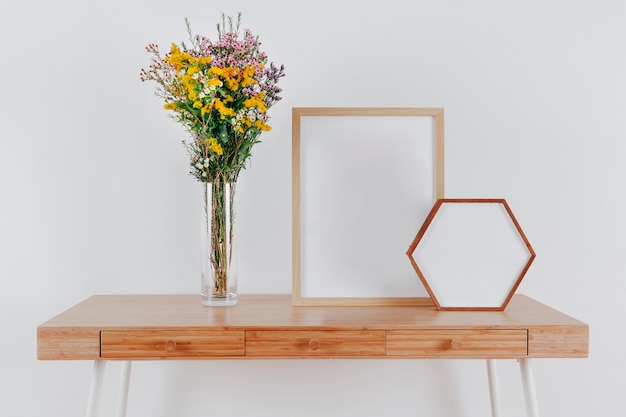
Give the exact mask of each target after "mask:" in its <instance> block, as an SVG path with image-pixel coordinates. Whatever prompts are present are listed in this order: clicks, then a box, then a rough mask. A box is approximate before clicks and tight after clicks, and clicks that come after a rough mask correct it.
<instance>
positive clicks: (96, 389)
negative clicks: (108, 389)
mask: <svg viewBox="0 0 626 417" xmlns="http://www.w3.org/2000/svg"><path fill="white" fill-rule="evenodd" d="M106 362H107V361H105V360H95V361H94V362H93V376H92V378H91V388H90V389H89V399H88V400H87V417H97V416H98V405H99V403H100V393H101V391H102V380H103V378H104V368H105V367H106Z"/></svg>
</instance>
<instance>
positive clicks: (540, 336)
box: [37, 294, 589, 359]
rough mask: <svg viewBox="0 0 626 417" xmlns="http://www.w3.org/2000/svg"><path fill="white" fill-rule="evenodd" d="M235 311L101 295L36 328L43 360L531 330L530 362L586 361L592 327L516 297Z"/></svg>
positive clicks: (284, 300)
mask: <svg viewBox="0 0 626 417" xmlns="http://www.w3.org/2000/svg"><path fill="white" fill-rule="evenodd" d="M238 298H239V301H238V304H237V305H236V306H233V307H205V306H203V305H201V303H200V295H94V296H92V297H89V298H87V299H86V300H84V301H83V302H81V303H79V304H77V305H75V306H73V307H71V308H70V309H68V310H66V311H65V312H62V313H60V314H59V315H57V316H55V317H53V318H52V319H50V320H48V321H46V322H45V323H43V324H41V325H40V326H38V328H37V343H38V358H39V359H99V358H101V353H100V349H101V346H100V343H101V342H100V338H101V336H100V333H101V332H104V331H130V332H137V331H176V330H180V331H182V330H184V331H191V332H194V331H195V332H206V331H225V330H229V331H230V330H232V331H242V332H246V331H255V332H258V331H287V330H291V331H329V332H332V331H335V332H337V331H385V332H391V331H420V330H453V329H456V330H468V331H469V330H476V331H479V330H505V329H507V330H515V329H517V330H520V329H521V330H526V331H527V332H528V357H560V358H567V357H586V356H587V355H588V349H589V328H588V326H587V325H586V324H585V323H582V322H580V321H578V320H576V319H574V318H572V317H570V316H568V315H566V314H564V313H561V312H559V311H557V310H555V309H553V308H551V307H549V306H547V305H545V304H542V303H540V302H538V301H535V300H533V299H532V298H530V297H527V296H524V295H520V294H516V295H514V296H513V298H512V300H511V302H510V303H509V305H508V306H507V308H506V310H504V311H438V310H436V309H435V307H434V306H419V307H299V306H293V305H292V298H291V295H290V294H278V295H263V294H241V295H239V297H238Z"/></svg>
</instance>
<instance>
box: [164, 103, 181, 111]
mask: <svg viewBox="0 0 626 417" xmlns="http://www.w3.org/2000/svg"><path fill="white" fill-rule="evenodd" d="M163 108H164V109H165V110H176V109H177V108H178V107H177V106H176V103H165V105H164V106H163Z"/></svg>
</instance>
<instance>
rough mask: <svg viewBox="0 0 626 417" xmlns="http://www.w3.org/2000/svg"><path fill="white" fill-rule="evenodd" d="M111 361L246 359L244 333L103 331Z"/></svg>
mask: <svg viewBox="0 0 626 417" xmlns="http://www.w3.org/2000/svg"><path fill="white" fill-rule="evenodd" d="M100 352H101V357H102V358H107V359H150V358H161V359H165V358H179V359H180V358H183V359H184V358H190V359H191V358H211V357H224V356H243V355H244V352H245V351H244V332H243V331H178V330H176V331H163V330H159V331H103V332H101V334H100Z"/></svg>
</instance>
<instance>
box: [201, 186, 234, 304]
mask: <svg viewBox="0 0 626 417" xmlns="http://www.w3.org/2000/svg"><path fill="white" fill-rule="evenodd" d="M235 185H236V183H235V182H227V181H222V180H215V181H214V182H203V183H202V190H203V198H204V213H203V214H204V216H203V217H204V222H203V230H202V267H201V275H202V288H201V294H202V304H203V305H206V306H234V305H235V304H237V247H236V245H235V243H236V236H235V227H234V222H233V220H234V196H235Z"/></svg>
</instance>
